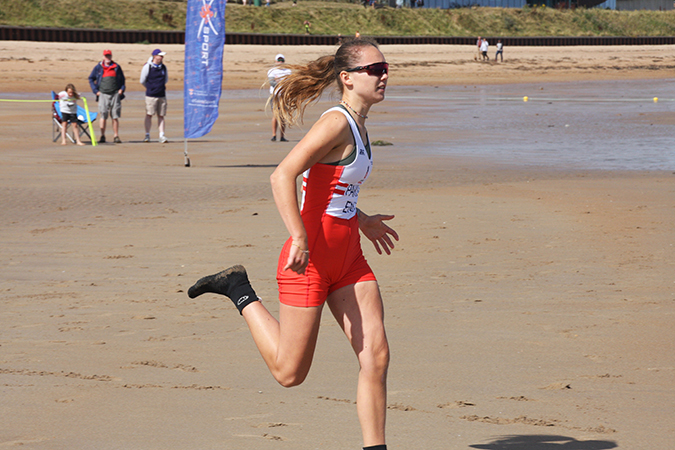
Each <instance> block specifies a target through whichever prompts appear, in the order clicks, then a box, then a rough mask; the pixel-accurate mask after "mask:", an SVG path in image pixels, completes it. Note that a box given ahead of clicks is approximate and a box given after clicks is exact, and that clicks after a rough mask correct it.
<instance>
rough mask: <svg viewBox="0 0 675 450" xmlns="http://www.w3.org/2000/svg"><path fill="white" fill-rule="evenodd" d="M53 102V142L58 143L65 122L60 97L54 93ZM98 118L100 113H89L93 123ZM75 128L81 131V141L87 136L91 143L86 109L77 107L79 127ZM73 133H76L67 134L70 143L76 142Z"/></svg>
mask: <svg viewBox="0 0 675 450" xmlns="http://www.w3.org/2000/svg"><path fill="white" fill-rule="evenodd" d="M52 100H54V101H53V102H52V141H53V142H56V141H57V140H59V139H61V133H63V125H61V122H63V120H62V117H61V106H60V105H59V96H58V95H57V94H56V92H54V91H52ZM97 116H98V113H96V112H92V111H89V118H90V119H91V123H94V121H95V120H96V117H97ZM75 126H77V127H79V129H80V139H81V138H82V137H84V136H87V137H88V138H89V140H90V141H91V136H90V135H89V125H87V111H85V109H84V108H83V107H82V106H80V105H77V125H75ZM73 133H74V131H71V133H70V134H66V137H67V138H68V139H69V140H70V142H75V138H73V136H74V134H73Z"/></svg>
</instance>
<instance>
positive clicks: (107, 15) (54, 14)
mask: <svg viewBox="0 0 675 450" xmlns="http://www.w3.org/2000/svg"><path fill="white" fill-rule="evenodd" d="M235 1H241V0H235ZM251 1H252V0H251ZM261 2H262V3H263V4H264V0H261ZM186 3H187V2H186V0H108V1H101V0H0V25H13V26H35V27H63V28H95V29H96V28H104V29H127V30H182V29H184V27H185V8H186ZM305 20H309V21H310V22H311V24H312V26H311V32H312V34H328V35H337V34H343V35H351V34H354V33H355V32H356V31H360V32H361V34H363V35H371V36H475V35H488V36H672V35H675V11H621V12H619V11H609V10H599V9H582V8H580V9H576V10H556V9H551V8H543V7H542V8H530V7H526V8H523V9H503V8H463V9H451V10H442V9H395V8H389V7H381V8H364V7H363V6H361V5H360V4H358V3H350V2H345V1H343V2H336V1H334V2H329V1H303V0H299V1H298V4H297V6H293V5H292V3H291V1H290V0H285V1H281V0H274V1H273V2H272V5H271V6H270V7H269V8H266V7H264V6H262V7H255V6H244V5H242V4H237V3H234V1H233V2H230V3H228V5H227V9H226V27H227V31H228V32H238V33H288V34H303V33H304V32H305V29H304V26H303V23H304V21H305Z"/></svg>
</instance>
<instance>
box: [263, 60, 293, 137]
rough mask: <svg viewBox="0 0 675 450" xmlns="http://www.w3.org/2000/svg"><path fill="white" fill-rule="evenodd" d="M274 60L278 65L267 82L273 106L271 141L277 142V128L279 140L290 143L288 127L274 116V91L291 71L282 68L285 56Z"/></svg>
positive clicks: (272, 69) (271, 70)
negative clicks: (287, 137)
mask: <svg viewBox="0 0 675 450" xmlns="http://www.w3.org/2000/svg"><path fill="white" fill-rule="evenodd" d="M274 60H275V62H276V64H275V65H274V67H272V68H271V69H270V70H268V71H267V81H268V82H269V84H270V99H269V100H268V101H269V103H270V105H272V139H271V141H272V142H274V141H276V140H277V128H278V129H279V131H280V133H279V134H280V136H279V140H280V141H281V142H288V139H286V136H285V132H286V125H285V124H284V123H283V122H281V121H279V120H277V115H276V114H274V108H275V105H274V98H275V95H274V90H275V88H276V87H277V84H279V81H281V79H282V78H284V77H286V76H288V75H290V74H291V69H286V68H283V67H281V65H283V64H284V63H285V62H286V58H284V55H282V54H281V53H279V54H278V55H277V56H275V57H274Z"/></svg>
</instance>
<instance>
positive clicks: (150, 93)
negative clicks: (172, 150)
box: [141, 48, 169, 143]
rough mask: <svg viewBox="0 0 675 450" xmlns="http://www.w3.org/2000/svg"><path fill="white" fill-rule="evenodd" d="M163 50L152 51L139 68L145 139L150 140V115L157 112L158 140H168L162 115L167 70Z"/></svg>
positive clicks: (167, 78) (164, 114)
mask: <svg viewBox="0 0 675 450" xmlns="http://www.w3.org/2000/svg"><path fill="white" fill-rule="evenodd" d="M164 55H166V53H165V52H163V51H161V50H160V49H158V48H157V49H155V50H153V51H152V56H150V59H148V62H147V63H145V65H144V66H143V69H142V70H141V84H142V85H143V86H145V139H143V142H150V126H151V125H152V116H154V115H155V114H157V128H158V129H159V142H161V143H165V142H169V141H168V139H167V138H166V136H165V135H164V116H166V83H167V82H168V81H169V72H168V71H167V69H166V66H165V65H164Z"/></svg>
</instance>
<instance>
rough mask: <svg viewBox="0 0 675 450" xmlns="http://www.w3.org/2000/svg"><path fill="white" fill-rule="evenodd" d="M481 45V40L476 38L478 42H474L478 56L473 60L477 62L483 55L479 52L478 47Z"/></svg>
mask: <svg viewBox="0 0 675 450" xmlns="http://www.w3.org/2000/svg"><path fill="white" fill-rule="evenodd" d="M482 43H483V38H481V37H480V36H478V40H477V41H476V50H477V51H478V56H477V57H476V58H475V59H476V60H477V61H480V60H481V56H482V55H483V54H482V53H481V51H480V46H481V44H482Z"/></svg>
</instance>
